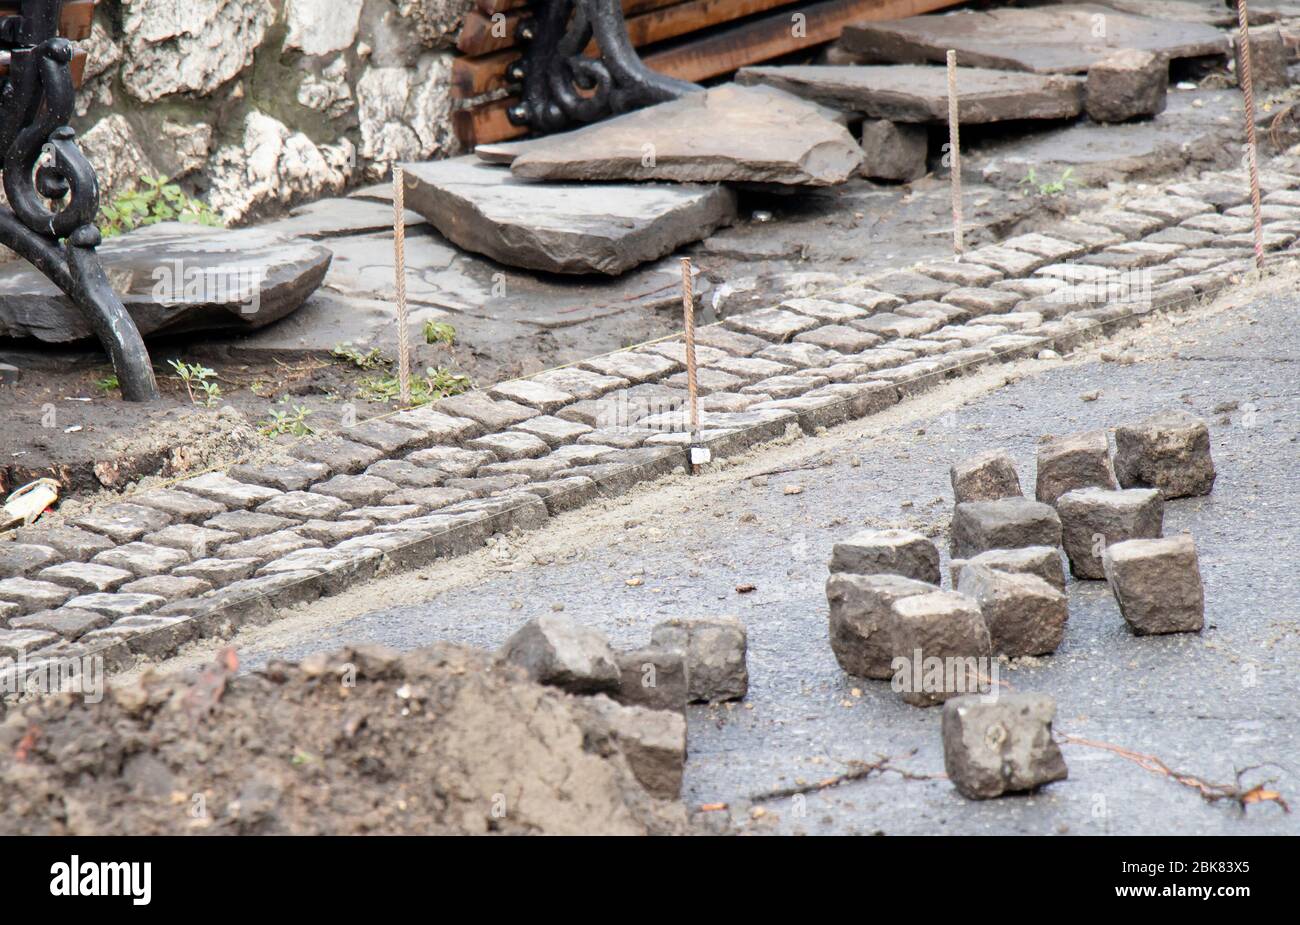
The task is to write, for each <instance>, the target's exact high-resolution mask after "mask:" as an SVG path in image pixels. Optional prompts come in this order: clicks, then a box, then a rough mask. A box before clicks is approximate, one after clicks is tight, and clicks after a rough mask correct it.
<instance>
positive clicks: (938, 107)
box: [736, 64, 1083, 175]
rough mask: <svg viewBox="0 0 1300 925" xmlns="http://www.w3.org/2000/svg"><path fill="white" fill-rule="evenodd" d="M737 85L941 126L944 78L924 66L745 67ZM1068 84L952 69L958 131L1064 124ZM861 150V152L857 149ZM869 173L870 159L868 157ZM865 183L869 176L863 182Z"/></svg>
mask: <svg viewBox="0 0 1300 925" xmlns="http://www.w3.org/2000/svg"><path fill="white" fill-rule="evenodd" d="M736 82H737V83H742V84H755V83H762V84H768V85H769V86H773V87H778V88H780V89H782V90H785V91H787V92H789V93H794V94H797V95H798V96H802V97H805V98H806V99H810V100H813V101H814V102H817V103H821V104H823V105H825V106H833V107H836V108H838V109H845V110H849V111H851V112H860V113H863V114H864V115H866V116H868V117H869V118H871V119H888V120H890V121H892V122H913V123H915V122H941V123H947V121H948V70H947V68H945V67H935V66H933V65H926V64H894V65H831V66H825V65H822V66H815V65H791V66H785V67H747V68H742V69H741V70H740V71H739V72H738V73H737V74H736ZM1081 91H1082V88H1081V86H1080V81H1079V80H1077V79H1075V78H1069V77H1057V76H1043V75H1039V74H1024V73H1017V72H1014V71H1005V70H993V69H990V68H976V67H959V68H958V69H957V106H958V113H959V118H960V119H961V124H962V125H978V124H982V123H988V122H1002V121H1005V120H1009V119H1013V120H1022V119H1071V118H1074V117H1075V116H1077V115H1078V114H1079V113H1080V112H1081V111H1082V109H1083V94H1082V92H1081ZM864 147H865V146H864ZM867 164H868V167H869V166H870V155H868V157H867ZM869 175H870V174H869Z"/></svg>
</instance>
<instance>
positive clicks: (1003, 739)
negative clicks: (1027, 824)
mask: <svg viewBox="0 0 1300 925" xmlns="http://www.w3.org/2000/svg"><path fill="white" fill-rule="evenodd" d="M1055 716H1056V701H1055V700H1053V699H1052V698H1051V697H1049V696H1047V695H1046V694H1028V693H1026V694H999V695H998V697H997V699H996V700H986V699H985V698H982V697H957V698H954V699H952V700H949V701H948V702H947V703H946V704H944V707H943V766H944V770H945V771H947V773H948V779H949V780H951V781H952V783H953V786H954V787H956V788H957V792H958V793H960V794H961V795H962V796H964V797H966V798H967V799H971V800H987V799H991V798H993V797H1000V796H1002V795H1003V794H1004V793H1017V792H1022V791H1026V790H1035V789H1037V788H1039V787H1041V786H1043V785H1044V784H1050V783H1051V782H1052V781H1058V780H1065V778H1066V777H1067V776H1068V774H1069V772H1068V771H1067V769H1066V767H1065V759H1064V758H1062V757H1061V750H1060V748H1059V747H1058V746H1057V744H1056V743H1055V742H1054V741H1053V740H1052V720H1053V719H1054V718H1055Z"/></svg>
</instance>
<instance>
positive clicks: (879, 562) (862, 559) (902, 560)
mask: <svg viewBox="0 0 1300 925" xmlns="http://www.w3.org/2000/svg"><path fill="white" fill-rule="evenodd" d="M830 570H831V571H832V572H850V573H852V574H855V575H902V576H903V577H904V578H912V579H914V580H916V581H924V582H927V583H928V584H932V585H937V584H939V577H940V573H939V550H938V549H937V548H935V545H934V543H932V542H931V541H930V539H929V537H926V536H922V535H921V534H920V533H915V532H913V531H911V530H897V529H889V530H861V531H859V532H857V533H855V534H853V535H852V536H851V537H849V538H848V539H846V540H841V541H840V542H838V543H836V544H835V545H834V547H832V549H831V563H830Z"/></svg>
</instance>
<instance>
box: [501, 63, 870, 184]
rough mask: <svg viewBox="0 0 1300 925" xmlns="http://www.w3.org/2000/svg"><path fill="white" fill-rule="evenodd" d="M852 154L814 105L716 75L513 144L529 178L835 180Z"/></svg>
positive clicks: (852, 147) (517, 171) (847, 172)
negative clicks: (694, 88) (697, 85)
mask: <svg viewBox="0 0 1300 925" xmlns="http://www.w3.org/2000/svg"><path fill="white" fill-rule="evenodd" d="M861 162H862V151H861V150H860V149H859V148H858V146H857V145H856V144H854V143H853V137H852V136H851V135H850V134H849V133H848V131H847V130H846V129H845V128H844V126H843V125H841V124H840V123H839V122H838V121H837V120H836V119H835V117H834V115H833V114H832V113H829V112H828V111H827V110H825V109H824V108H823V107H821V106H818V105H816V104H814V103H810V102H808V101H807V100H803V99H800V98H799V97H797V96H792V95H791V94H788V93H785V92H783V91H781V90H777V89H775V88H772V87H763V86H753V87H743V86H737V85H735V84H723V85H721V86H717V87H712V88H710V89H707V90H702V91H700V92H696V93H688V94H686V95H684V96H682V97H679V98H678V99H675V100H670V101H668V102H665V103H659V104H657V105H654V106H647V107H646V108H644V109H639V110H636V111H635V112H630V113H627V114H626V115H622V116H618V117H616V118H613V119H607V120H605V121H604V122H598V123H596V124H595V125H591V126H587V127H585V128H580V129H578V130H576V131H572V132H566V133H564V134H560V135H550V136H548V137H545V138H541V139H538V140H536V141H530V142H527V143H525V144H523V145H521V146H520V152H519V155H518V156H517V157H516V158H515V159H514V161H512V162H511V164H510V170H511V172H512V173H514V175H515V176H517V177H527V178H530V179H534V180H581V181H585V182H588V183H590V182H592V181H596V180H642V181H644V180H671V181H674V182H677V183H717V182H724V181H725V182H731V183H736V182H741V183H745V182H748V183H779V184H783V185H799V186H830V185H834V184H837V183H843V182H844V181H845V180H847V179H848V178H849V177H851V176H852V175H853V173H854V172H855V171H856V170H857V167H858V165H859V164H860V163H861Z"/></svg>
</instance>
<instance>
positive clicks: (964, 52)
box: [840, 3, 1227, 74]
mask: <svg viewBox="0 0 1300 925" xmlns="http://www.w3.org/2000/svg"><path fill="white" fill-rule="evenodd" d="M1098 16H1103V17H1104V20H1103V21H1104V22H1105V25H1106V29H1105V35H1104V36H1102V37H1099V36H1098V35H1097V34H1096V31H1097V17H1098ZM840 44H841V45H842V46H843V47H844V48H846V49H847V50H849V51H852V52H857V53H859V54H863V55H869V56H870V57H871V58H872V59H873V60H876V61H898V62H903V63H914V62H917V61H934V62H937V63H942V62H943V61H945V60H946V56H947V52H948V50H949V49H955V50H956V52H957V60H958V61H959V62H961V63H962V64H964V65H966V66H973V67H987V68H998V69H1001V70H1008V71H1031V72H1033V73H1038V74H1081V73H1083V72H1085V71H1087V70H1088V68H1089V67H1091V66H1092V65H1093V64H1095V63H1096V62H1097V61H1099V60H1101V59H1102V58H1104V57H1106V56H1107V55H1108V54H1110V53H1111V51H1113V50H1114V49H1116V48H1138V49H1145V50H1147V51H1152V52H1159V53H1161V54H1163V55H1165V56H1166V57H1167V58H1195V57H1201V56H1204V55H1222V54H1225V53H1226V52H1227V43H1226V41H1225V40H1224V36H1223V33H1221V32H1220V31H1219V30H1218V29H1215V28H1213V27H1211V26H1208V25H1204V24H1201V23H1189V22H1171V21H1168V20H1159V19H1149V18H1147V17H1145V16H1132V15H1129V14H1127V13H1121V12H1118V11H1116V10H1113V9H1108V8H1107V7H1104V6H1098V5H1097V4H1093V3H1062V4H1057V5H1052V6H1047V7H1036V8H1033V9H993V10H988V11H985V12H963V13H960V14H954V15H948V16H912V17H908V18H906V19H896V20H892V21H886V22H864V23H859V24H857V25H850V26H847V27H845V29H844V32H843V34H842V35H841V37H840Z"/></svg>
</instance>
